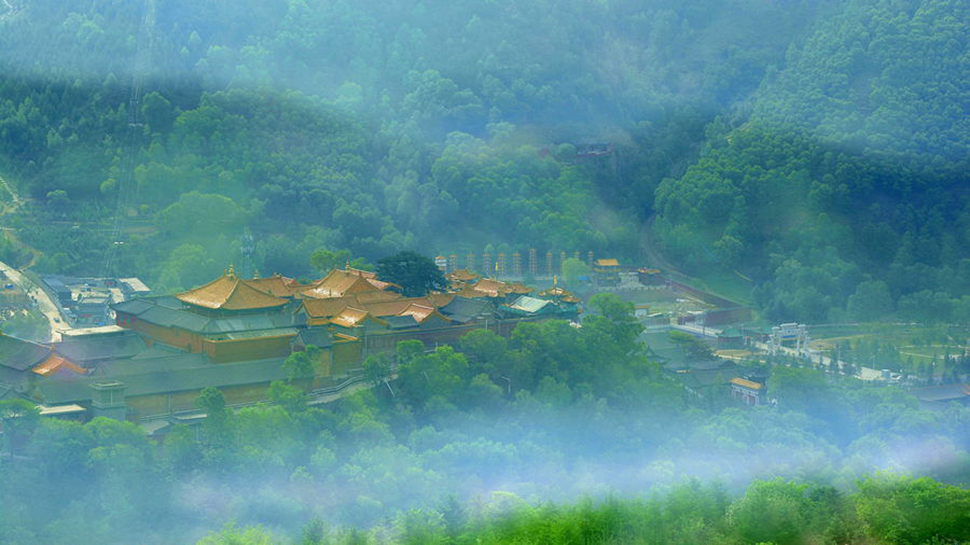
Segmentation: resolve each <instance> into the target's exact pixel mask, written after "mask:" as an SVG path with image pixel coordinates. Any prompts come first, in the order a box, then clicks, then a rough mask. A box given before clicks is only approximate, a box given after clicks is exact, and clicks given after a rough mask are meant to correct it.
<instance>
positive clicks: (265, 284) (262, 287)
mask: <svg viewBox="0 0 970 545" xmlns="http://www.w3.org/2000/svg"><path fill="white" fill-rule="evenodd" d="M243 282H244V283H245V284H246V285H248V286H250V287H252V288H256V289H258V290H259V291H262V292H264V293H268V294H270V295H273V296H275V297H293V296H295V295H296V294H297V293H299V292H300V287H301V286H300V283H299V282H297V281H296V280H294V279H292V278H287V277H285V276H281V275H279V274H274V275H273V276H268V277H266V278H253V279H252V280H243Z"/></svg>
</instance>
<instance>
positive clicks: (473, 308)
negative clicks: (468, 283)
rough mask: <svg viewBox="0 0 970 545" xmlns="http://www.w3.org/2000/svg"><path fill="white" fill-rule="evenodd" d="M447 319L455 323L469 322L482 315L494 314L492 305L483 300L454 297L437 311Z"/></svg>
mask: <svg viewBox="0 0 970 545" xmlns="http://www.w3.org/2000/svg"><path fill="white" fill-rule="evenodd" d="M438 312H441V313H442V314H444V315H445V316H447V317H448V318H449V319H451V320H454V321H456V322H460V323H465V322H469V321H471V320H473V319H475V318H476V317H478V316H479V315H481V314H483V313H488V314H494V312H493V311H492V305H491V303H489V302H488V301H486V300H484V299H468V298H466V297H455V298H454V299H452V300H451V302H450V303H448V304H447V305H445V306H443V307H441V308H439V309H438Z"/></svg>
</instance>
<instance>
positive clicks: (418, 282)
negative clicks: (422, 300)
mask: <svg viewBox="0 0 970 545" xmlns="http://www.w3.org/2000/svg"><path fill="white" fill-rule="evenodd" d="M377 278H379V279H381V280H383V281H385V282H392V283H394V284H397V285H398V286H401V291H402V292H403V293H404V295H406V296H408V297H420V296H422V295H426V294H427V293H428V292H430V291H439V290H443V289H445V288H446V287H448V282H447V281H446V280H445V275H444V274H442V272H441V269H439V268H438V266H437V265H435V264H434V261H432V260H431V259H429V258H427V257H425V256H423V255H421V254H418V253H415V252H410V251H404V252H399V253H397V254H394V255H392V256H390V257H386V258H384V259H382V260H380V261H378V262H377Z"/></svg>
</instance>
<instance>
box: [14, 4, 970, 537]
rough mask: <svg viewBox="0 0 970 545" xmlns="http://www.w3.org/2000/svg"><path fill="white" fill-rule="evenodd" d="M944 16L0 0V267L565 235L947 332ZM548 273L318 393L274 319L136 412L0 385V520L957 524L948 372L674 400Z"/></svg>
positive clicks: (953, 87)
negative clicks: (506, 313)
mask: <svg viewBox="0 0 970 545" xmlns="http://www.w3.org/2000/svg"><path fill="white" fill-rule="evenodd" d="M968 20H970V6H968V4H967V3H966V2H962V1H960V0H844V1H841V2H839V1H835V0H786V1H780V0H678V1H673V0H557V1H551V0H533V1H528V2H521V1H516V0H490V1H488V2H473V1H469V0H451V1H449V2H445V1H440V0H420V1H402V0H384V1H374V0H355V1H347V0H237V1H235V2H218V1H201V2H200V1H194V2H192V1H186V0H140V1H134V0H90V1H86V2H80V1H77V0H73V1H64V0H31V1H29V2H28V1H27V0H2V1H0V224H2V227H3V228H2V229H0V261H3V262H5V263H9V264H11V265H13V266H16V267H21V268H28V269H30V270H32V271H35V272H38V273H58V274H68V275H80V276H88V275H90V276H118V277H132V276H137V277H140V278H142V279H144V280H145V282H146V283H147V284H149V285H150V286H151V287H152V288H153V290H154V292H155V293H158V294H166V293H172V292H175V291H178V290H182V289H186V288H189V287H192V286H196V285H199V284H202V283H205V282H208V281H209V280H211V279H212V278H213V276H215V275H218V274H219V273H221V272H222V271H224V270H226V268H227V267H228V266H229V265H230V264H234V265H235V267H236V270H239V271H242V273H243V274H246V275H249V274H256V273H262V274H264V275H266V274H271V273H273V272H280V273H283V274H286V275H287V276H292V277H297V278H301V279H305V278H310V277H314V276H318V275H319V274H321V272H322V271H326V270H328V269H329V268H330V267H332V266H335V265H342V264H343V263H352V264H353V265H354V266H358V267H362V268H368V269H372V268H378V269H380V268H381V265H380V263H382V261H381V260H382V259H385V258H387V256H390V255H394V254H398V252H401V251H414V252H417V253H419V254H422V255H435V254H439V253H455V254H457V255H460V256H462V257H464V255H465V254H466V253H469V252H473V253H478V254H481V253H482V252H483V251H484V250H485V249H486V248H488V249H489V250H491V251H493V252H494V253H498V252H504V253H511V252H513V251H519V252H524V251H525V250H526V249H528V248H536V249H538V250H539V251H540V252H542V253H543V254H544V253H545V252H546V251H551V252H554V253H555V254H557V255H558V254H559V252H565V253H566V254H568V255H573V253H574V252H580V253H581V254H583V255H585V254H586V252H587V251H590V250H591V251H593V252H595V254H596V255H597V256H610V257H617V258H619V259H620V260H621V261H622V262H623V263H624V264H635V265H644V266H650V267H659V268H662V269H664V272H665V273H668V274H671V275H673V276H675V277H676V278H688V279H695V280H699V281H703V280H704V279H707V278H717V279H720V280H722V281H723V279H725V278H729V279H731V286H730V288H731V289H730V291H731V293H732V294H738V293H741V295H742V298H743V299H745V301H751V302H753V303H754V304H755V305H756V306H757V307H758V310H759V315H760V316H761V317H764V318H766V319H767V321H770V322H774V323H777V322H781V321H788V320H797V321H800V322H805V323H812V324H821V323H835V324H844V323H847V322H864V323H865V324H864V325H866V326H872V327H882V326H886V324H869V323H868V322H879V321H887V322H888V321H891V322H893V323H895V324H898V323H900V322H903V323H910V322H914V323H919V324H921V325H925V324H929V325H933V324H938V327H939V328H940V329H941V331H950V330H951V328H952V330H953V331H958V332H961V333H960V334H961V335H962V334H963V333H962V332H963V331H964V330H965V329H966V328H965V327H963V325H965V324H970V179H968V173H970V149H968V148H970V145H968V144H970V142H968V139H970V115H968V114H970V112H968V111H967V110H968V108H970V78H968V74H970V55H968V50H967V36H968V35H970V33H968V32H967V21H968ZM590 146H594V147H595V149H598V150H605V153H602V154H599V153H595V154H589V153H586V152H585V151H584V150H588V149H590ZM385 263H386V262H385ZM577 263H578V262H577ZM579 265H582V264H579ZM385 267H386V265H385ZM567 276H570V275H567ZM571 276H576V275H571ZM566 280H567V281H572V278H566ZM725 295H727V294H725ZM586 307H587V310H588V311H589V312H585V313H584V314H583V317H582V321H581V323H577V324H571V323H568V322H565V321H548V322H543V323H524V324H522V325H520V326H519V327H518V328H517V329H515V331H514V332H513V333H512V334H511V336H510V337H509V338H503V337H499V336H497V335H495V334H493V333H491V332H489V331H482V330H479V331H474V332H472V333H469V334H468V335H466V336H465V337H463V338H462V339H461V341H460V342H459V343H457V344H456V345H455V346H453V347H452V346H442V347H438V348H437V349H436V350H434V351H430V352H427V351H425V350H424V349H423V346H422V345H421V344H420V343H416V342H414V343H411V342H405V343H401V344H399V345H398V346H397V352H396V354H395V357H394V358H393V362H392V361H391V359H380V358H369V359H367V360H366V361H365V362H364V365H363V367H364V372H365V373H366V375H367V378H368V383H367V384H366V386H367V387H359V388H358V389H357V391H355V392H353V393H352V394H349V395H346V396H345V397H343V398H342V399H340V400H339V401H337V402H334V403H328V404H325V405H318V404H311V403H309V401H308V396H307V393H306V391H305V387H304V386H305V384H304V382H302V381H301V380H300V375H301V371H300V370H301V369H302V368H304V367H306V364H307V361H303V360H301V357H303V356H300V354H302V353H296V355H294V356H292V357H291V358H290V359H288V360H287V362H286V363H285V364H284V365H285V366H286V367H287V368H288V369H291V370H293V372H292V374H291V375H292V376H291V378H290V380H288V381H281V382H275V383H273V385H272V386H271V388H270V389H269V397H270V399H269V400H268V401H266V402H264V403H260V404H256V405H252V406H248V407H245V408H242V409H239V410H233V409H230V408H227V407H226V402H225V398H224V397H223V395H222V394H221V393H220V392H219V390H216V389H211V388H209V389H205V390H203V391H202V395H201V396H200V397H199V398H198V400H197V405H198V408H199V410H200V411H202V412H205V413H206V415H207V418H206V419H205V420H204V422H202V423H201V424H199V425H197V426H175V427H173V429H172V430H171V432H170V433H169V434H168V435H167V436H166V438H165V440H164V442H163V443H156V442H154V441H152V440H150V439H148V438H146V436H145V434H144V431H143V430H142V429H141V428H140V427H138V426H136V425H134V424H131V423H127V422H118V421H114V420H108V419H104V418H96V419H94V420H92V421H90V422H87V423H83V424H82V423H78V422H72V421H64V420H55V419H48V418H40V417H39V414H38V413H37V411H36V410H35V409H33V408H31V407H29V406H27V405H26V404H24V403H19V402H17V401H2V402H0V423H2V424H3V429H4V432H5V433H4V434H3V444H2V445H0V448H2V456H0V505H2V506H3V507H2V508H0V542H3V543H51V544H57V543H77V542H79V541H81V542H91V543H133V542H137V543H172V542H191V541H194V540H202V543H209V544H217V543H271V542H294V543H304V544H316V543H389V542H405V543H422V544H424V543H554V542H566V543H598V542H609V543H634V542H645V543H673V542H685V543H767V542H770V543H777V544H787V543H792V544H795V543H846V542H862V543H933V544H942V543H961V542H968V541H970V533H968V529H970V519H968V513H970V492H968V490H967V484H968V481H967V476H968V475H970V433H968V429H970V408H968V407H967V406H965V405H959V404H951V405H950V407H948V408H947V409H946V410H945V411H942V412H932V411H927V410H923V409H921V407H920V404H919V402H918V401H917V399H916V398H915V397H913V396H912V395H910V394H909V393H907V392H905V391H903V390H902V389H900V388H898V387H895V386H892V385H874V384H864V383H862V382H861V381H859V380H856V379H855V378H854V377H852V376H851V373H850V374H849V375H840V374H837V373H830V374H826V373H823V372H822V371H821V370H818V369H814V368H811V367H806V366H803V365H802V364H799V363H798V362H796V361H788V360H783V359H777V360H772V361H769V362H767V363H769V364H772V367H771V373H770V374H771V376H770V378H769V379H768V383H767V385H766V387H767V390H768V391H769V392H771V398H772V400H773V401H776V402H777V403H776V405H768V406H759V407H750V408H749V407H740V406H739V405H738V404H736V403H734V402H733V401H732V400H731V399H730V398H729V396H728V395H727V393H726V392H724V391H717V392H712V393H710V394H709V395H706V396H704V397H698V396H692V395H688V394H687V393H686V392H685V389H684V387H683V385H682V384H681V383H680V382H677V381H675V380H673V379H672V378H671V376H670V373H666V372H664V371H663V369H662V367H661V365H660V363H659V362H658V358H656V357H655V356H656V353H653V352H651V351H650V350H648V349H647V347H645V346H643V345H642V342H641V340H640V339H641V333H642V327H641V325H640V324H639V322H638V321H637V320H636V319H634V317H633V307H632V305H629V304H626V303H623V302H622V301H621V300H620V299H619V298H618V297H616V296H612V295H609V294H600V295H597V296H595V297H593V298H592V299H591V300H589V301H588V304H587V305H586ZM17 319H18V320H27V318H20V317H18V318H17ZM961 324H962V325H961ZM13 325H14V324H13V320H11V321H10V322H7V323H6V324H5V326H11V329H12V326H13ZM886 327H888V326H886ZM934 327H936V326H934ZM18 330H19V329H18ZM944 340H945V343H944V344H945V347H944V346H943V345H940V347H939V348H940V349H941V350H945V353H944V354H945V355H944V360H945V362H947V363H946V364H945V365H944V369H947V366H948V365H950V363H949V362H950V360H951V358H950V344H951V342H950V341H951V339H949V337H947V336H945V335H944ZM953 341H954V343H958V342H962V341H960V339H953ZM841 342H842V343H843V344H839V345H838V347H835V346H833V348H832V350H839V351H842V350H844V351H842V352H841V353H842V354H846V353H849V352H850V351H849V347H850V344H849V341H847V340H843V341H841ZM853 342H854V343H855V344H854V345H852V346H851V354H850V355H851V361H852V362H853V364H860V365H861V364H866V360H865V359H864V358H863V356H867V357H869V358H870V359H869V361H874V360H875V354H876V353H877V352H879V350H880V346H881V345H879V344H876V343H875V342H872V344H871V345H870V344H866V342H868V341H866V342H863V340H855V341H853ZM929 344H931V345H932V344H933V343H929ZM937 344H939V343H937ZM843 346H844V347H845V348H844V349H843ZM954 346H956V344H954ZM694 348H697V347H696V346H695V347H694ZM884 348H885V350H895V347H893V346H891V345H889V344H888V343H887V345H886V347H884ZM926 348H927V350H928V351H934V350H936V349H937V348H935V347H931V346H927V347H926ZM682 349H683V350H691V344H690V343H685V345H684V346H683V347H682ZM902 357H903V356H902V355H900V354H899V353H898V351H897V352H896V353H895V355H894V356H893V358H895V360H892V362H891V363H888V364H887V369H888V368H889V367H892V368H893V369H896V367H897V366H898V365H897V364H899V363H900V362H901V358H902ZM909 357H910V359H912V356H909ZM882 359H884V358H882V357H881V356H880V360H882ZM932 360H933V365H935V364H936V360H937V354H936V353H935V352H932ZM960 361H961V362H965V358H964V359H962V360H960ZM745 365H749V364H747V363H745ZM751 365H753V364H751ZM921 365H922V364H921ZM933 365H930V366H929V370H930V371H929V374H932V369H933ZM909 366H910V367H913V366H912V363H910V365H909ZM750 370H751V371H756V370H758V369H750ZM760 370H761V371H766V369H760ZM951 376H952V377H954V380H955V377H956V372H955V371H951Z"/></svg>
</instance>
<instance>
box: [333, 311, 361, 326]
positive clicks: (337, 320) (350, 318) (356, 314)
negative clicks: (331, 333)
mask: <svg viewBox="0 0 970 545" xmlns="http://www.w3.org/2000/svg"><path fill="white" fill-rule="evenodd" d="M364 318H367V311H366V310H361V309H359V308H352V307H347V308H345V309H343V310H341V311H340V314H338V315H336V316H334V317H333V318H331V319H330V323H332V324H334V325H339V326H341V327H355V326H356V325H357V324H359V323H360V322H362V321H363V320H364Z"/></svg>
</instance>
